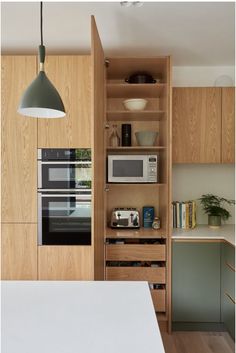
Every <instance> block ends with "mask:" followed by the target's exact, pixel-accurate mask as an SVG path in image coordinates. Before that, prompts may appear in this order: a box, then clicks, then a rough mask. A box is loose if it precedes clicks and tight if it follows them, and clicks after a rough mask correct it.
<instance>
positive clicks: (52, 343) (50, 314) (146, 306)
mask: <svg viewBox="0 0 236 353" xmlns="http://www.w3.org/2000/svg"><path fill="white" fill-rule="evenodd" d="M16 352H17V353H26V352H34V353H42V352H43V353H65V352H66V353H82V352H83V353H95V352H96V353H130V352H135V353H147V352H158V353H164V348H163V343H162V339H161V335H160V331H159V327H158V323H157V320H156V315H155V311H154V308H153V304H152V299H151V294H150V290H149V287H148V284H147V283H146V282H76V281H74V282H72V281H60V282H59V281H53V282H49V281H19V282H18V281H11V282H7V281H3V282H2V353H16Z"/></svg>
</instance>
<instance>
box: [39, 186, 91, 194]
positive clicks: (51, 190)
mask: <svg viewBox="0 0 236 353" xmlns="http://www.w3.org/2000/svg"><path fill="white" fill-rule="evenodd" d="M76 190H78V191H81V192H83V191H84V192H87V191H89V192H90V193H91V192H92V189H76ZM57 191H60V192H61V191H64V192H66V191H75V189H42V188H38V192H40V193H42V192H57ZM77 195H80V194H77ZM89 195H90V194H89Z"/></svg>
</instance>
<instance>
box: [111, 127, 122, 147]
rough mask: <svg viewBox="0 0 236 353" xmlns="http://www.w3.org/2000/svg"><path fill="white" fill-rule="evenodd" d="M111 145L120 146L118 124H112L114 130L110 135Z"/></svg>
mask: <svg viewBox="0 0 236 353" xmlns="http://www.w3.org/2000/svg"><path fill="white" fill-rule="evenodd" d="M109 146H111V147H119V146H120V137H119V135H118V132H117V125H112V132H111V135H110V137H109Z"/></svg>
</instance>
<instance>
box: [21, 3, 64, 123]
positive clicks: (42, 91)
mask: <svg viewBox="0 0 236 353" xmlns="http://www.w3.org/2000/svg"><path fill="white" fill-rule="evenodd" d="M40 5H41V45H40V46H39V59H40V72H39V74H38V76H37V77H36V79H35V80H34V81H33V82H32V83H31V84H30V86H29V87H28V88H27V89H26V91H25V93H24V94H23V97H22V98H21V102H20V105H19V108H18V113H20V114H22V115H24V116H31V117H34V118H62V117H64V116H65V108H64V104H63V102H62V100H61V97H60V95H59V93H58V91H57V90H56V88H55V87H54V86H53V84H52V83H51V82H50V81H49V79H48V78H47V76H46V74H45V72H44V61H45V47H44V45H43V39H42V2H41V3H40Z"/></svg>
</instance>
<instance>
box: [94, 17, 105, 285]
mask: <svg viewBox="0 0 236 353" xmlns="http://www.w3.org/2000/svg"><path fill="white" fill-rule="evenodd" d="M91 32H92V132H93V137H92V159H93V196H92V197H93V225H92V232H93V241H94V278H95V279H97V280H103V279H104V277H105V249H104V235H105V212H104V210H105V191H104V189H105V181H106V163H105V161H106V155H105V132H104V125H105V111H106V102H105V61H104V53H103V49H102V44H101V41H100V38H99V34H98V30H97V26H96V22H95V19H94V17H93V16H92V17H91Z"/></svg>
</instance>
